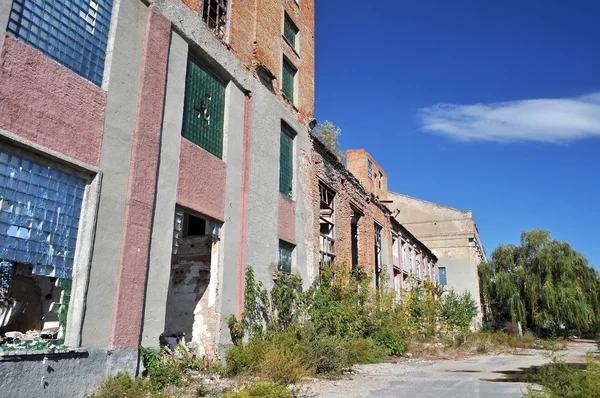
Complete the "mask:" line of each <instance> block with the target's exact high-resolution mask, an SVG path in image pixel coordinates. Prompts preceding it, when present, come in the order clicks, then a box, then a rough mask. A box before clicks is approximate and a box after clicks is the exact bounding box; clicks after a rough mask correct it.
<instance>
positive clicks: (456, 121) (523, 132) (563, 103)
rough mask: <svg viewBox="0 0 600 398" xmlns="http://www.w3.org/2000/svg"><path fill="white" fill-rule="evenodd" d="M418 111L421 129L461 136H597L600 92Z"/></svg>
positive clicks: (481, 138)
mask: <svg viewBox="0 0 600 398" xmlns="http://www.w3.org/2000/svg"><path fill="white" fill-rule="evenodd" d="M419 113H420V118H421V123H422V129H423V131H427V132H432V133H439V134H444V135H448V136H451V137H454V138H457V139H461V140H479V141H541V142H553V143H559V142H567V141H573V140H577V139H581V138H586V137H593V136H597V137H600V92H596V93H592V94H589V95H585V96H582V97H575V98H555V99H551V98H550V99H548V98H547V99H544V98H540V99H529V100H521V101H510V102H498V103H491V104H474V105H456V104H436V105H433V106H431V107H427V108H422V109H420V111H419Z"/></svg>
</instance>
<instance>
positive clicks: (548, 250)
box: [479, 230, 600, 335]
mask: <svg viewBox="0 0 600 398" xmlns="http://www.w3.org/2000/svg"><path fill="white" fill-rule="evenodd" d="M479 280H480V281H479V283H480V287H481V299H482V302H483V307H484V316H485V320H486V321H487V322H488V323H489V324H490V325H492V327H494V328H496V329H499V328H503V327H504V326H505V325H506V324H507V323H508V322H521V324H522V326H524V327H526V328H530V329H532V330H534V331H535V332H537V333H539V334H544V335H549V334H556V335H564V334H568V333H573V332H580V333H590V332H593V331H597V330H598V327H599V324H600V278H599V276H598V272H597V271H596V270H595V269H594V268H593V267H591V266H590V265H589V264H588V261H587V259H586V258H585V257H584V256H583V255H582V254H581V253H578V252H577V251H575V250H573V249H572V248H571V246H570V245H569V244H568V243H566V242H560V241H557V240H554V239H551V237H550V233H549V232H548V231H544V230H534V231H524V232H523V233H522V234H521V245H520V246H515V245H500V246H498V247H497V248H496V249H495V250H494V252H493V253H492V259H491V260H490V261H489V262H487V263H484V264H481V265H480V267H479Z"/></svg>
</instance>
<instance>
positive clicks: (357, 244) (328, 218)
mask: <svg viewBox="0 0 600 398" xmlns="http://www.w3.org/2000/svg"><path fill="white" fill-rule="evenodd" d="M312 164H313V173H314V177H313V181H312V184H313V186H314V189H313V192H314V200H313V206H314V207H315V209H314V211H313V214H314V215H315V221H314V230H315V234H316V233H318V240H315V246H316V247H315V252H317V253H318V254H317V257H316V258H317V261H315V268H316V270H315V274H316V273H317V272H318V270H319V269H320V268H323V267H330V266H332V265H333V264H337V265H346V266H347V267H352V269H354V268H356V267H362V268H363V269H364V270H365V271H366V272H367V274H368V275H370V276H371V277H372V278H373V280H374V284H375V286H380V283H381V281H383V280H386V281H387V283H388V287H390V288H394V289H395V291H396V293H397V294H398V295H399V294H400V292H401V289H402V288H404V287H407V282H408V279H409V277H410V276H411V275H412V276H414V277H415V278H416V280H417V281H419V283H423V282H424V281H425V280H428V279H429V280H433V279H435V275H436V274H437V269H436V261H437V258H436V256H435V255H434V254H433V253H432V252H431V251H430V250H429V249H428V248H427V247H426V246H425V244H423V243H422V242H420V241H419V239H418V238H416V237H415V236H413V235H412V234H411V233H410V232H409V231H408V230H407V229H406V228H405V227H403V226H402V225H401V224H400V223H399V222H398V221H397V220H395V219H394V218H393V217H391V215H392V212H391V211H390V209H388V208H387V207H386V205H385V204H383V203H382V202H381V201H380V200H379V199H378V198H377V197H376V196H375V195H373V194H372V193H371V192H370V189H372V186H371V187H370V189H367V188H365V187H364V186H363V185H362V184H361V183H360V182H359V180H358V179H357V178H356V177H355V176H354V175H353V174H352V173H350V172H349V171H348V169H346V168H345V167H344V165H343V164H342V163H341V162H340V161H339V160H338V159H336V157H335V156H334V155H333V154H332V153H331V152H329V151H328V150H327V149H326V148H325V146H324V145H323V144H321V142H319V141H318V140H317V139H316V138H313V152H312ZM365 170H366V169H365ZM371 171H372V172H374V173H375V172H377V173H381V174H382V175H383V171H381V170H380V169H379V168H378V166H375V165H374V166H373V170H371ZM381 178H384V177H381ZM378 181H381V180H378ZM378 181H377V182H378ZM376 186H377V187H378V186H379V185H378V184H376ZM317 242H318V244H317ZM383 272H386V273H387V274H386V275H385V277H384V275H383Z"/></svg>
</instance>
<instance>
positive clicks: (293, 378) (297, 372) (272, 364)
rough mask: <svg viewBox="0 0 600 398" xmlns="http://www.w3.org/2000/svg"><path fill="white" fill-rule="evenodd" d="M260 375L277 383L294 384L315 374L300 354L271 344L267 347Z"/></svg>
mask: <svg viewBox="0 0 600 398" xmlns="http://www.w3.org/2000/svg"><path fill="white" fill-rule="evenodd" d="M260 374H261V376H263V377H265V378H268V379H269V380H271V381H274V382H276V383H280V384H293V383H297V382H299V381H300V379H302V378H303V377H306V376H308V375H311V374H313V370H312V369H311V368H310V366H309V365H308V364H307V361H306V359H305V358H303V357H302V355H301V354H300V353H298V352H296V351H293V349H290V348H283V347H281V346H276V345H275V344H272V343H271V344H267V345H266V347H265V352H264V357H263V359H262V361H261V363H260Z"/></svg>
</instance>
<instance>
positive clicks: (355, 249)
mask: <svg viewBox="0 0 600 398" xmlns="http://www.w3.org/2000/svg"><path fill="white" fill-rule="evenodd" d="M359 219H360V214H359V213H357V212H353V213H352V219H351V222H350V225H351V229H350V233H351V235H352V236H351V237H352V269H353V270H355V269H356V268H357V267H358V243H359V242H358V220H359Z"/></svg>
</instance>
